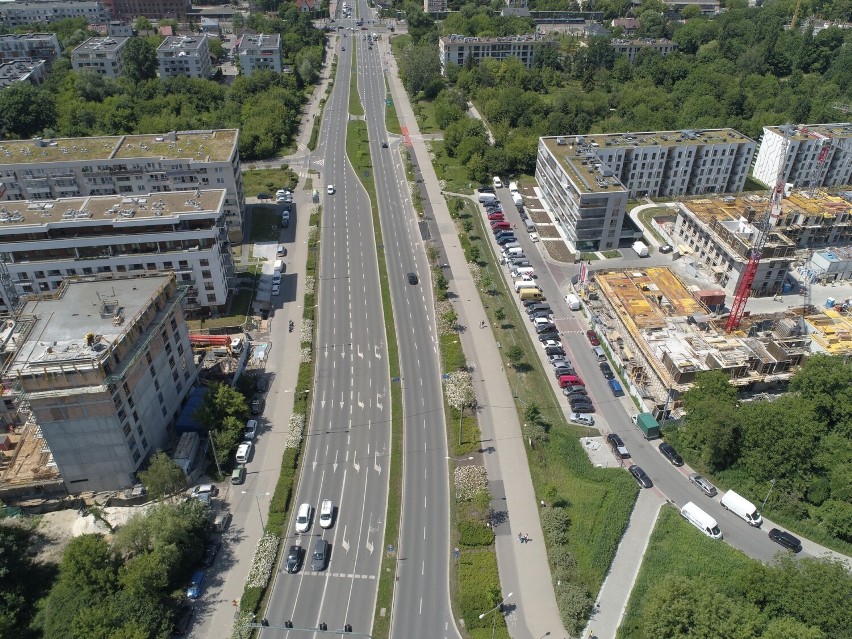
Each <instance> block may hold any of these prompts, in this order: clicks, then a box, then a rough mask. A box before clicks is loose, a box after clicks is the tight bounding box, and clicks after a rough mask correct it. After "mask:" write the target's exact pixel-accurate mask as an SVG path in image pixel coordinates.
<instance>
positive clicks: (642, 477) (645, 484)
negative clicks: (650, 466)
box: [627, 464, 654, 488]
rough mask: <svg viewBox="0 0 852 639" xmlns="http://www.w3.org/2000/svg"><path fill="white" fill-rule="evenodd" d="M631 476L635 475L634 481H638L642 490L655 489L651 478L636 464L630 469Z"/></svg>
mask: <svg viewBox="0 0 852 639" xmlns="http://www.w3.org/2000/svg"><path fill="white" fill-rule="evenodd" d="M627 470H629V471H630V474H631V475H633V479H635V480H636V483H637V484H639V485H640V486H641V487H642V488H653V486H654V482H652V481H651V478H650V477H648V475H647V474H646V473H645V471H644V470H642V469H641V468H639V466H636V465H635V464H634V465H633V466H631V467H630V468H628V469H627Z"/></svg>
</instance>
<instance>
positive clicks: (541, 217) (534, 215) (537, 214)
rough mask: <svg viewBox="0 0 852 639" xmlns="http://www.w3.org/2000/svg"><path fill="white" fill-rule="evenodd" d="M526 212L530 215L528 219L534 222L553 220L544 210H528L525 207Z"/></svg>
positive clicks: (542, 222)
mask: <svg viewBox="0 0 852 639" xmlns="http://www.w3.org/2000/svg"><path fill="white" fill-rule="evenodd" d="M527 213H528V214H529V216H530V219H531V220H532V221H533V222H535V223H536V224H552V223H553V220H551V219H550V216H549V215H548V214H547V213H545V212H544V211H530V210H529V209H527Z"/></svg>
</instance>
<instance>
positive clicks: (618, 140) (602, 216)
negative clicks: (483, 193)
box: [536, 129, 756, 250]
mask: <svg viewBox="0 0 852 639" xmlns="http://www.w3.org/2000/svg"><path fill="white" fill-rule="evenodd" d="M755 146H756V145H755V143H754V141H753V140H751V139H749V138H747V137H746V136H744V135H742V134H741V133H738V132H737V131H734V130H733V129H713V130H706V131H663V132H645V133H608V134H600V135H585V136H583V135H578V136H558V137H544V138H540V139H539V145H538V159H537V162H536V180H537V182H538V185H539V187H540V188H541V191H542V198H543V200H544V202H545V204H546V205H547V206H548V207H549V208H550V209H551V211H553V213H554V214H555V215H556V218H557V220H558V222H559V223H560V225H561V226H562V227H563V229H564V231H565V233H566V235H567V237H568V239H569V241H570V242H571V244H573V245H574V248H575V249H576V250H607V249H612V248H615V247H617V246H618V245H619V241H628V240H630V239H632V238H634V236H635V232H634V231H633V230H631V229H627V228H625V229H622V222H623V219H624V207H625V205H626V203H627V199H628V197H630V198H636V197H642V196H651V197H677V196H683V195H695V194H702V193H708V192H709V193H717V192H718V193H738V192H740V191H742V189H743V187H744V186H745V181H746V178H747V176H748V168H749V166H750V164H751V160H752V156H753V155H754V151H755Z"/></svg>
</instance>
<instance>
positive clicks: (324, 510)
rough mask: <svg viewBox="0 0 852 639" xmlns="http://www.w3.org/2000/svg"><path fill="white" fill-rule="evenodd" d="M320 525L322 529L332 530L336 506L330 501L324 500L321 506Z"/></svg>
mask: <svg viewBox="0 0 852 639" xmlns="http://www.w3.org/2000/svg"><path fill="white" fill-rule="evenodd" d="M319 523H320V526H321V527H322V528H331V525H332V524H333V523H334V504H333V503H332V501H331V500H330V499H323V500H322V504H320V514H319Z"/></svg>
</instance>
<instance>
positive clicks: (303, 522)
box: [296, 504, 311, 533]
mask: <svg viewBox="0 0 852 639" xmlns="http://www.w3.org/2000/svg"><path fill="white" fill-rule="evenodd" d="M310 527H311V505H310V504H302V505H301V506H299V511H298V512H297V513H296V532H297V533H303V532H308V528H310Z"/></svg>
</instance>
